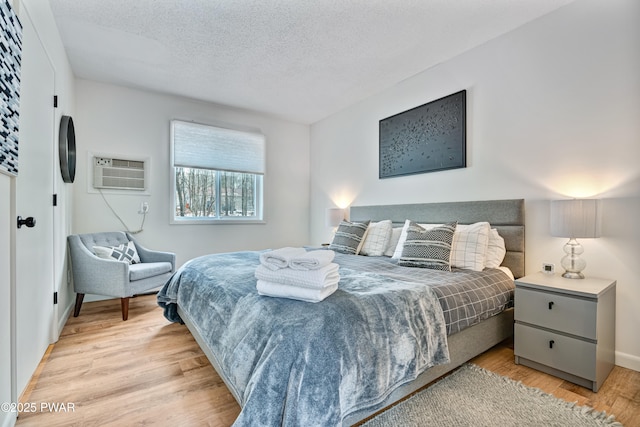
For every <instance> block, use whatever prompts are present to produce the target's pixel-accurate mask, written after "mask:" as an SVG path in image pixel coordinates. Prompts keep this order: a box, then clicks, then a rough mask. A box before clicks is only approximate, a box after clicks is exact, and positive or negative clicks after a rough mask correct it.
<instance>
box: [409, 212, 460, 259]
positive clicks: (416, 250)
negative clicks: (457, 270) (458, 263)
mask: <svg viewBox="0 0 640 427" xmlns="http://www.w3.org/2000/svg"><path fill="white" fill-rule="evenodd" d="M456 225H457V222H450V223H447V224H443V225H441V226H438V227H435V228H432V229H430V230H425V229H424V228H422V227H420V226H419V225H418V224H416V223H414V222H412V223H411V224H410V225H409V228H408V229H407V240H406V241H405V242H404V246H403V247H402V256H401V257H400V259H399V260H398V265H403V266H405V267H421V268H430V269H432V270H443V271H451V243H452V242H453V233H455V231H456Z"/></svg>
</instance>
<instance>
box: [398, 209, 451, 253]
mask: <svg viewBox="0 0 640 427" xmlns="http://www.w3.org/2000/svg"><path fill="white" fill-rule="evenodd" d="M410 224H411V220H409V219H407V220H405V221H404V226H403V227H402V232H401V233H400V238H399V239H398V244H397V245H396V249H395V250H394V251H393V256H392V257H391V258H394V259H400V257H401V256H402V248H403V247H404V242H405V241H406V240H407V228H409V225H410ZM418 225H419V226H420V227H422V228H424V229H425V230H431V229H432V228H434V227H439V226H441V225H442V224H418Z"/></svg>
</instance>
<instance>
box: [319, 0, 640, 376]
mask: <svg viewBox="0 0 640 427" xmlns="http://www.w3.org/2000/svg"><path fill="white" fill-rule="evenodd" d="M638 16H640V2H638V1H636V0H613V1H607V2H602V1H598V0H578V1H576V2H575V3H572V4H570V5H568V6H565V7H563V8H561V9H559V10H558V11H556V12H554V13H552V14H550V15H547V16H545V17H542V18H540V19H538V20H536V21H534V22H532V23H530V24H528V25H526V26H524V27H522V28H520V29H517V30H515V31H513V32H511V33H509V34H507V35H504V36H502V37H499V38H497V39H495V40H493V41H491V42H489V43H486V44H485V45H482V46H480V47H478V48H475V49H473V50H470V51H468V52H466V53H464V54H462V55H460V56H458V57H456V58H454V59H452V60H450V61H447V62H445V63H443V64H440V65H438V66H435V67H433V68H431V69H428V70H426V71H424V72H422V73H420V74H418V75H416V76H414V77H413V78H410V79H408V80H406V81H404V82H402V83H401V84H398V85H396V86H394V87H392V88H390V89H388V90H386V91H384V92H382V93H380V94H378V95H376V96H374V97H371V98H369V99H367V100H365V101H364V102H361V103H359V104H357V105H354V106H352V107H350V108H347V109H345V110H344V111H342V112H340V113H337V114H335V115H333V116H331V117H329V118H327V119H325V120H322V121H320V122H318V123H315V124H314V125H312V127H311V195H312V198H311V241H312V243H320V242H322V241H326V240H327V228H326V227H325V226H324V211H325V209H326V208H328V207H333V206H334V205H336V204H337V205H340V206H346V205H350V204H351V205H372V204H399V203H419V202H441V201H456V200H480V199H507V198H524V199H526V209H527V213H526V227H527V228H526V251H527V252H526V269H527V272H528V273H531V272H535V271H538V270H539V269H540V266H541V263H542V262H552V263H555V264H556V266H557V267H558V269H560V265H559V264H560V258H561V257H562V256H563V255H564V253H563V251H562V246H563V245H564V239H559V238H552V237H550V236H549V219H548V215H549V207H548V200H550V199H559V198H565V197H596V196H597V197H600V198H603V199H604V210H605V212H604V226H603V235H604V236H603V237H602V238H600V239H597V240H584V241H582V243H583V245H584V247H585V255H584V256H585V258H586V260H587V262H588V265H587V268H586V270H585V273H586V274H587V275H589V276H600V277H607V278H615V279H617V281H618V285H617V322H616V323H617V330H616V350H617V352H616V357H617V359H616V360H617V363H618V364H619V365H622V366H626V367H631V368H633V369H636V370H640V338H638V337H639V336H638V332H637V330H635V329H636V327H637V325H638V324H640V311H639V310H638V307H640V286H639V283H638V277H640V264H639V263H638V260H639V259H640V232H639V228H638V227H637V226H636V224H637V219H638V218H640V168H638V159H640V143H639V138H640V120H638V117H640V45H639V44H640V43H639V42H640V25H638ZM461 89H466V90H467V112H468V116H467V120H468V122H467V156H468V157H467V158H468V165H467V168H465V169H456V170H450V171H442V172H435V173H428V174H420V175H413V176H407V177H399V178H391V179H384V180H379V179H378V121H379V120H380V119H383V118H385V117H388V116H391V115H393V114H396V113H398V112H401V111H404V110H407V109H410V108H412V107H415V106H418V105H421V104H424V103H425V102H429V101H431V100H434V99H437V98H440V97H442V96H445V95H448V94H451V93H454V92H457V91H459V90H461Z"/></svg>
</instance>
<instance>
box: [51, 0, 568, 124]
mask: <svg viewBox="0 0 640 427" xmlns="http://www.w3.org/2000/svg"><path fill="white" fill-rule="evenodd" d="M49 1H50V3H51V8H52V10H53V14H54V16H55V19H56V22H57V25H58V27H59V29H60V33H61V35H62V41H63V43H64V45H65V48H66V51H67V54H68V56H69V61H70V63H71V67H72V68H73V71H74V73H75V74H76V76H77V77H80V78H84V79H89V80H97V81H103V82H110V83H115V84H119V85H124V86H129V87H134V88H143V89H149V90H153V91H158V92H164V93H170V94H175V95H182V96H186V97H190V98H195V99H200V100H204V101H210V102H214V103H220V104H224V105H229V106H234V107H239V108H246V109H251V110H255V111H260V112H265V113H268V114H271V115H275V116H278V117H282V118H286V119H289V120H292V121H296V122H301V123H313V122H316V121H318V120H320V119H322V118H325V117H327V116H329V115H331V114H333V113H335V112H337V111H339V110H341V109H343V108H345V107H347V106H349V105H351V104H353V103H356V102H358V101H361V100H363V99H365V98H367V97H368V96H371V95H373V94H375V93H377V92H379V91H381V90H383V89H386V88H388V87H390V86H393V85H394V84H396V83H398V82H400V81H402V80H404V79H406V78H408V77H411V76H413V75H415V74H417V73H419V72H420V71H422V70H425V69H427V68H429V67H431V66H433V65H436V64H438V63H440V62H443V61H445V60H447V59H450V58H452V57H454V56H456V55H458V54H460V53H462V52H464V51H466V50H468V49H471V48H473V47H475V46H478V45H480V44H482V43H484V42H486V41H488V40H490V39H492V38H495V37H497V36H499V35H501V34H503V33H505V32H507V31H510V30H512V29H514V28H516V27H519V26H521V25H523V24H525V23H526V22H529V21H531V20H533V19H535V18H537V17H539V16H541V15H544V14H546V13H549V12H551V11H553V10H555V9H557V8H559V7H561V6H563V5H565V4H567V3H570V2H571V1H573V0H395V1H393V0H49Z"/></svg>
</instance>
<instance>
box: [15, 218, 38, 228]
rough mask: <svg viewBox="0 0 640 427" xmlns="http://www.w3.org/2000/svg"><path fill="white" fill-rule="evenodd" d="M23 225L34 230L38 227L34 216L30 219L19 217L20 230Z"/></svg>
mask: <svg viewBox="0 0 640 427" xmlns="http://www.w3.org/2000/svg"><path fill="white" fill-rule="evenodd" d="M23 225H26V226H27V227H29V228H33V227H35V226H36V219H35V218H34V217H32V216H30V217H28V218H22V217H21V216H19V217H18V228H21V227H22V226H23Z"/></svg>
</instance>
